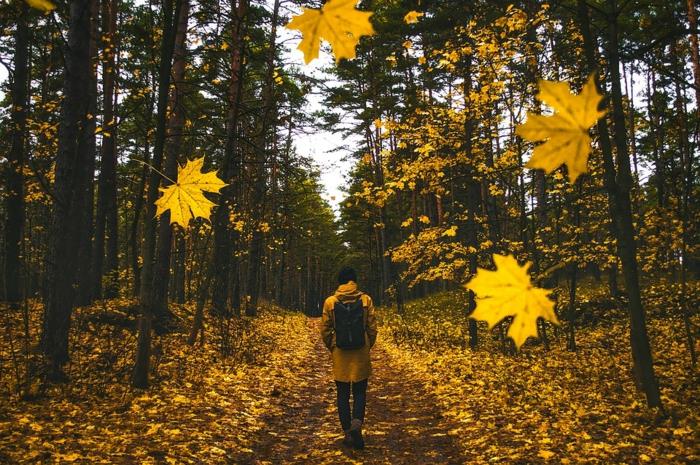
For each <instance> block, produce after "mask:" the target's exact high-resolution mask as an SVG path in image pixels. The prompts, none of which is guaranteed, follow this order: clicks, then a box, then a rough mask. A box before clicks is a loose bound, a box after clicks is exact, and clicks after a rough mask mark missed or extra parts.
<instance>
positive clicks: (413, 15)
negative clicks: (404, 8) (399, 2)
mask: <svg viewBox="0 0 700 465" xmlns="http://www.w3.org/2000/svg"><path fill="white" fill-rule="evenodd" d="M421 16H423V13H419V12H417V11H409V12H408V13H406V16H404V17H403V22H404V23H406V24H415V23H417V22H418V18H420V17H421Z"/></svg>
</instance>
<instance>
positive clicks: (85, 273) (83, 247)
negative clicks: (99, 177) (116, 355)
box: [76, 0, 99, 306]
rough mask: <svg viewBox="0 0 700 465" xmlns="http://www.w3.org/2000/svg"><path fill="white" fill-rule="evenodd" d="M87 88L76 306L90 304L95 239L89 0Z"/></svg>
mask: <svg viewBox="0 0 700 465" xmlns="http://www.w3.org/2000/svg"><path fill="white" fill-rule="evenodd" d="M90 11H91V16H92V18H91V20H90V49H89V53H90V87H89V89H88V94H89V99H90V106H89V109H88V112H89V115H90V117H88V120H87V122H86V123H85V124H86V127H85V131H83V139H82V141H81V143H82V144H84V145H83V146H81V148H80V149H79V150H81V151H83V150H84V151H85V152H86V153H87V160H86V163H85V167H84V169H85V173H84V176H85V212H84V214H83V226H82V227H81V231H80V246H79V255H78V295H77V301H76V305H78V306H80V305H88V304H90V302H92V301H93V299H94V295H93V292H92V289H93V281H94V279H93V273H92V240H93V236H94V227H93V220H94V203H95V161H96V160H95V159H96V156H97V150H96V147H97V143H96V140H95V139H96V138H95V124H96V121H95V120H96V118H95V115H96V114H97V36H98V34H99V32H98V29H99V28H98V25H97V21H98V17H99V2H98V0H90Z"/></svg>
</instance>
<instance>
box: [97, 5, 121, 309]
mask: <svg viewBox="0 0 700 465" xmlns="http://www.w3.org/2000/svg"><path fill="white" fill-rule="evenodd" d="M118 8H119V3H118V0H103V1H102V40H103V50H102V53H103V61H102V108H103V116H102V132H101V135H102V151H101V155H100V176H99V182H98V196H97V215H96V217H95V242H94V244H95V247H94V252H93V260H94V261H93V269H92V275H93V278H94V280H95V281H94V284H93V285H94V287H93V295H94V297H95V298H99V297H102V278H103V276H104V277H107V280H108V283H109V284H108V285H107V288H106V289H105V295H104V297H108V298H111V297H115V296H116V294H117V292H118V281H117V277H118V270H117V266H118V263H117V182H116V176H117V146H116V138H117V133H116V132H117V124H116V114H115V106H116V104H115V100H116V99H115V77H116V75H117V72H116V62H115V59H114V57H115V55H116V42H115V32H116V29H117V10H118ZM105 239H106V242H107V254H106V260H105ZM103 265H104V266H103Z"/></svg>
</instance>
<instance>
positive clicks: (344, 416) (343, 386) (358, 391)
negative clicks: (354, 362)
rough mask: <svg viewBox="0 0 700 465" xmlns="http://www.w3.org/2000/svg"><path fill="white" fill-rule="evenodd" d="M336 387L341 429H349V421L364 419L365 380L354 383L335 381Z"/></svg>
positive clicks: (365, 401)
mask: <svg viewBox="0 0 700 465" xmlns="http://www.w3.org/2000/svg"><path fill="white" fill-rule="evenodd" d="M335 385H336V387H337V388H338V416H339V417H340V425H341V426H342V427H343V430H345V431H347V430H349V429H350V421H351V420H352V418H357V419H358V420H360V421H365V405H366V403H367V380H366V379H363V380H362V381H357V382H354V383H344V382H342V381H336V382H335ZM351 390H352V401H353V402H352V417H351V416H350V391H351Z"/></svg>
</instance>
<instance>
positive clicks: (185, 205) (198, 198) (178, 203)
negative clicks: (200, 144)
mask: <svg viewBox="0 0 700 465" xmlns="http://www.w3.org/2000/svg"><path fill="white" fill-rule="evenodd" d="M203 165H204V157H201V158H197V159H195V160H188V161H187V164H186V165H185V166H178V168H177V181H176V182H175V183H173V184H171V185H169V186H167V187H160V188H159V190H160V191H161V192H162V193H163V195H162V196H161V197H160V198H159V199H158V200H156V207H158V208H157V210H156V216H160V215H162V214H163V213H165V211H166V210H170V224H172V223H177V224H179V225H180V226H182V227H183V228H184V227H187V225H188V224H189V222H190V220H191V219H192V218H195V217H198V216H199V217H202V218H206V219H209V217H210V215H211V208H212V207H213V206H215V204H214V202H212V201H211V200H209V199H207V198H206V197H205V196H204V192H205V191H206V192H218V191H219V189H221V188H222V187H224V186H226V185H227V184H226V183H225V182H223V181H222V180H221V179H219V178H218V177H217V176H216V172H215V171H211V172H209V173H202V166H203Z"/></svg>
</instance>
